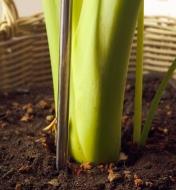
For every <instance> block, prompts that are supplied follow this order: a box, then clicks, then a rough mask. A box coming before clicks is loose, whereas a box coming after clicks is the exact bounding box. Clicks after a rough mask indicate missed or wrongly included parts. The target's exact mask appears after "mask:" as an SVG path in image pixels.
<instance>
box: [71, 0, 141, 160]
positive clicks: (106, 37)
mask: <svg viewBox="0 0 176 190" xmlns="http://www.w3.org/2000/svg"><path fill="white" fill-rule="evenodd" d="M140 2H141V0H135V1H131V0H125V1H124V0H118V1H114V0H108V1H107V0H96V1H95V0H84V1H83V5H82V10H81V14H80V20H79V23H78V28H77V30H76V33H75V34H74V35H73V38H74V39H73V40H74V41H73V43H72V44H73V47H72V58H71V60H72V64H71V85H70V87H71V93H70V106H71V108H70V111H71V112H70V152H71V155H72V157H73V158H74V159H75V160H76V161H78V162H86V161H89V162H94V163H100V162H111V161H116V160H117V159H118V156H119V152H120V148H121V119H122V111H123V100H124V89H125V84H126V76H127V70H128V58H129V53H130V48H131V42H132V37H133V33H134V30H135V26H136V21H137V15H138V10H139V6H140Z"/></svg>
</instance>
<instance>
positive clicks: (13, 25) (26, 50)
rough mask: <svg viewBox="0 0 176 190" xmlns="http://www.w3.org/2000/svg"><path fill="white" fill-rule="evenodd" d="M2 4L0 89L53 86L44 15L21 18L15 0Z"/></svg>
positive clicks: (7, 0)
mask: <svg viewBox="0 0 176 190" xmlns="http://www.w3.org/2000/svg"><path fill="white" fill-rule="evenodd" d="M0 2H1V3H2V11H3V14H2V21H1V23H0V90H14V89H16V88H24V87H25V88H29V87H31V86H37V85H48V84H51V68H50V58H49V51H48V43H47V36H46V31H45V23H44V19H43V15H42V14H37V15H34V16H31V17H22V18H19V16H18V12H17V10H16V7H15V4H14V2H13V1H12V0H1V1H0Z"/></svg>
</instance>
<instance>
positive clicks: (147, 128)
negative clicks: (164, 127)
mask: <svg viewBox="0 0 176 190" xmlns="http://www.w3.org/2000/svg"><path fill="white" fill-rule="evenodd" d="M175 69H176V59H175V60H174V62H173V63H172V65H171V66H170V67H169V70H168V71H167V73H166V75H165V76H164V78H163V80H162V82H161V84H160V85H159V87H158V89H157V92H156V94H155V96H154V98H153V100H152V103H151V106H150V109H149V113H148V116H147V119H146V121H145V124H144V128H143V131H142V136H141V141H140V145H142V146H143V145H145V143H146V140H147V137H148V134H149V131H150V128H151V125H152V120H153V118H154V115H155V113H156V110H157V107H158V104H159V101H160V99H161V96H162V94H163V91H164V90H165V88H166V86H167V84H168V81H169V79H170V78H171V77H172V74H173V72H174V70H175Z"/></svg>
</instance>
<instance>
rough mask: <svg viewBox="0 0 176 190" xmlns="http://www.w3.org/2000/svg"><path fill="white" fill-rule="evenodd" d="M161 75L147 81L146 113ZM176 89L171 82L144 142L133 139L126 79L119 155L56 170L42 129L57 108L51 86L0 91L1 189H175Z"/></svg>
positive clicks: (129, 86)
mask: <svg viewBox="0 0 176 190" xmlns="http://www.w3.org/2000/svg"><path fill="white" fill-rule="evenodd" d="M159 81H160V80H159V79H157V78H152V79H147V80H146V81H145V85H144V96H143V98H144V99H143V105H144V106H143V110H144V112H143V116H144V118H145V116H146V114H147V110H148V108H149V105H150V102H151V100H152V97H153V95H154V93H155V90H156V88H157V86H158V83H159ZM175 94H176V90H175V89H174V88H172V87H171V86H168V88H167V90H166V91H165V92H164V95H163V98H162V100H161V102H160V106H159V108H158V111H157V114H156V117H155V119H154V122H153V126H152V130H151V133H150V136H149V139H148V142H147V144H146V146H145V147H144V148H143V149H142V150H139V149H138V148H137V147H136V146H134V145H132V141H131V132H132V117H133V99H134V85H133V82H130V83H128V84H127V88H126V99H125V111H124V116H123V126H124V127H123V131H124V133H123V148H122V152H123V153H124V154H125V155H123V156H122V157H121V161H118V162H117V163H111V164H109V165H98V166H92V165H91V164H89V163H85V164H83V165H81V166H80V165H78V164H75V163H74V162H71V163H70V164H69V168H68V171H67V172H65V171H60V172H57V171H56V168H55V152H54V148H53V147H54V146H53V141H52V139H51V138H50V136H48V135H46V134H44V133H43V132H42V129H43V128H44V127H45V126H46V125H48V124H49V120H51V119H52V115H53V114H54V108H53V107H54V106H53V97H52V93H51V90H49V89H38V90H31V91H26V90H24V89H21V90H17V91H16V92H14V93H9V94H7V93H4V94H2V93H1V95H0V189H1V190H11V189H15V190H22V189H24V190H30V189H35V190H38V189H42V190H43V189H66V190H70V189H75V190H87V189H88V190H103V189H116V190H136V189H143V190H176V118H175V117H176V95H175Z"/></svg>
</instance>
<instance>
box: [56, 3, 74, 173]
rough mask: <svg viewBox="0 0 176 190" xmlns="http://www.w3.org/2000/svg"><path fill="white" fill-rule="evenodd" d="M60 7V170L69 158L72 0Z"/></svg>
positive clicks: (58, 115) (58, 114)
mask: <svg viewBox="0 0 176 190" xmlns="http://www.w3.org/2000/svg"><path fill="white" fill-rule="evenodd" d="M60 7H61V8H60V50H59V55H60V59H59V62H60V65H59V88H58V90H59V94H58V113H57V134H56V168H57V169H58V170H59V169H64V168H65V167H66V165H67V160H68V141H69V129H68V115H69V83H70V57H71V15H72V13H71V12H72V11H71V10H72V0H60Z"/></svg>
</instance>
